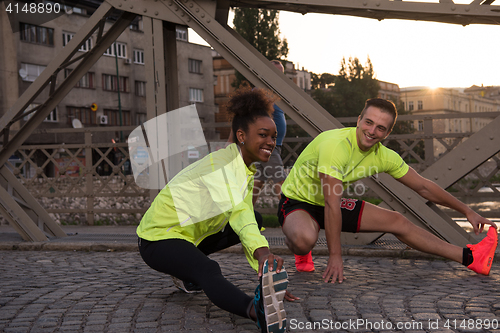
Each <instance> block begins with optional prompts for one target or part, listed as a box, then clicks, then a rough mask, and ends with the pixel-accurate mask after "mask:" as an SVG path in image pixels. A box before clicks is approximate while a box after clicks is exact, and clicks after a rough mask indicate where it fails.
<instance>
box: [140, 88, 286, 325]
mask: <svg viewBox="0 0 500 333" xmlns="http://www.w3.org/2000/svg"><path fill="white" fill-rule="evenodd" d="M273 102H274V99H273V97H272V95H271V94H270V93H269V92H267V91H266V90H263V89H253V90H250V89H249V88H243V89H240V90H237V91H236V92H235V94H234V95H233V96H232V98H231V99H230V101H229V102H228V105H227V110H228V111H229V112H230V113H231V114H232V115H233V120H232V132H233V140H234V141H233V142H235V143H233V144H231V145H229V146H227V147H226V148H225V149H221V150H218V151H216V152H213V153H211V154H209V155H208V156H206V157H204V158H203V159H201V160H200V161H197V162H196V163H193V164H192V165H189V166H188V167H186V168H185V169H183V170H182V171H181V172H179V173H178V174H177V175H176V176H175V177H174V178H173V179H172V180H171V181H170V182H169V183H168V184H167V185H166V186H165V188H163V190H162V191H161V192H160V193H159V194H158V196H157V197H156V198H155V200H154V201H153V203H152V204H151V207H150V208H149V209H148V211H147V212H146V214H145V215H144V217H143V218H142V220H141V223H140V224H139V226H138V228H137V235H138V236H139V250H140V253H141V256H142V258H143V260H144V262H145V263H146V264H147V265H149V266H150V267H151V268H153V269H155V270H157V271H159V272H163V273H166V274H169V275H171V276H172V279H173V281H174V283H175V285H176V286H177V287H179V288H180V289H182V290H184V291H185V292H194V291H199V290H203V291H204V292H205V294H206V295H207V296H208V298H209V299H210V300H211V301H212V302H213V303H214V304H215V305H217V306H218V307H220V308H221V309H224V310H226V311H229V312H232V313H234V314H237V315H240V316H242V317H247V318H250V319H252V320H254V321H256V322H257V326H258V327H259V328H261V330H262V332H284V331H285V327H286V314H285V310H284V307H283V299H284V297H285V294H286V287H287V285H288V279H287V273H286V271H285V269H284V268H283V259H282V258H281V257H279V256H276V255H273V254H272V253H271V252H270V250H269V244H268V242H267V240H266V238H265V237H264V236H262V235H261V233H260V227H261V226H259V225H258V223H257V222H256V220H255V215H254V211H253V205H252V193H253V174H254V172H255V168H254V167H253V166H252V163H254V162H267V161H268V159H269V157H270V156H271V153H272V151H273V149H274V146H275V144H276V134H277V133H276V125H275V124H274V122H273V120H272V118H271V114H272V112H273ZM240 242H241V244H242V245H243V249H244V252H245V255H246V258H247V260H248V262H249V263H250V265H251V266H252V268H254V269H255V270H256V271H257V272H258V277H259V278H260V282H259V285H258V286H257V289H256V291H255V297H254V298H252V297H250V296H248V295H247V294H245V293H244V292H243V291H241V290H240V289H238V288H237V287H236V286H234V285H233V284H232V283H231V282H229V281H227V280H226V279H225V278H224V276H223V275H222V273H221V269H220V267H219V264H218V263H217V262H215V261H213V260H211V259H209V258H208V257H207V255H209V254H211V253H214V252H217V251H219V250H221V249H224V248H227V247H230V246H232V245H235V244H238V243H240ZM286 298H287V299H289V300H294V299H296V298H295V297H294V296H293V295H291V294H287V297H286Z"/></svg>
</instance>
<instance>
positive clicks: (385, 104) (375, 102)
mask: <svg viewBox="0 0 500 333" xmlns="http://www.w3.org/2000/svg"><path fill="white" fill-rule="evenodd" d="M370 106H374V107H376V108H379V109H380V110H382V111H383V112H386V113H388V114H390V115H391V116H392V117H393V118H394V122H393V123H392V126H391V128H390V130H392V129H393V127H394V125H395V124H396V119H397V118H398V110H397V109H396V105H395V104H394V102H392V101H389V100H387V99H383V98H370V99H367V100H366V102H365V107H364V109H363V111H361V115H360V116H361V118H363V116H364V114H365V111H366V109H368V107H370Z"/></svg>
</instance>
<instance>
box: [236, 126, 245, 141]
mask: <svg viewBox="0 0 500 333" xmlns="http://www.w3.org/2000/svg"><path fill="white" fill-rule="evenodd" d="M236 138H237V139H238V142H236V144H241V143H242V142H245V132H243V130H241V129H239V130H237V131H236Z"/></svg>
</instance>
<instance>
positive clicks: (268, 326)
mask: <svg viewBox="0 0 500 333" xmlns="http://www.w3.org/2000/svg"><path fill="white" fill-rule="evenodd" d="M276 266H277V262H276V260H275V261H274V270H273V271H272V272H270V271H269V268H268V263H267V261H266V262H265V263H264V268H263V274H262V277H261V280H260V283H259V285H258V286H257V289H255V297H254V300H253V304H254V308H255V314H256V315H257V326H258V327H259V328H260V329H261V331H262V332H263V333H283V332H285V329H286V312H285V308H284V305H283V299H284V298H285V293H286V288H287V286H288V274H287V273H286V271H285V268H284V267H283V268H282V269H281V272H279V273H276Z"/></svg>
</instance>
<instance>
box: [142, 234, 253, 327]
mask: <svg viewBox="0 0 500 333" xmlns="http://www.w3.org/2000/svg"><path fill="white" fill-rule="evenodd" d="M139 250H140V253H141V256H142V259H143V260H144V262H145V263H146V264H147V265H148V266H149V267H151V268H153V269H154V270H157V271H159V272H162V273H166V274H169V275H173V276H175V277H177V278H179V279H181V280H184V281H188V282H191V283H195V284H197V285H199V286H200V287H201V288H203V290H204V291H205V294H206V295H207V296H208V298H209V299H210V300H211V301H212V302H213V303H214V304H215V305H217V306H218V307H220V308H221V309H223V310H226V311H229V312H231V313H234V314H237V315H239V316H242V317H246V318H249V310H250V307H251V304H252V302H253V298H252V297H250V296H248V295H247V294H245V293H244V292H243V291H241V290H240V289H238V288H237V287H236V286H235V285H233V284H232V283H231V282H229V281H227V280H226V279H225V278H224V276H223V275H222V272H221V270H220V266H219V264H218V263H217V262H216V261H213V260H211V259H209V258H208V257H207V256H206V255H205V254H204V253H202V252H201V251H200V250H199V249H198V248H196V246H194V245H193V244H192V243H189V242H187V241H185V240H181V239H166V240H161V241H155V242H149V241H146V240H144V239H141V240H140V245H139Z"/></svg>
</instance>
